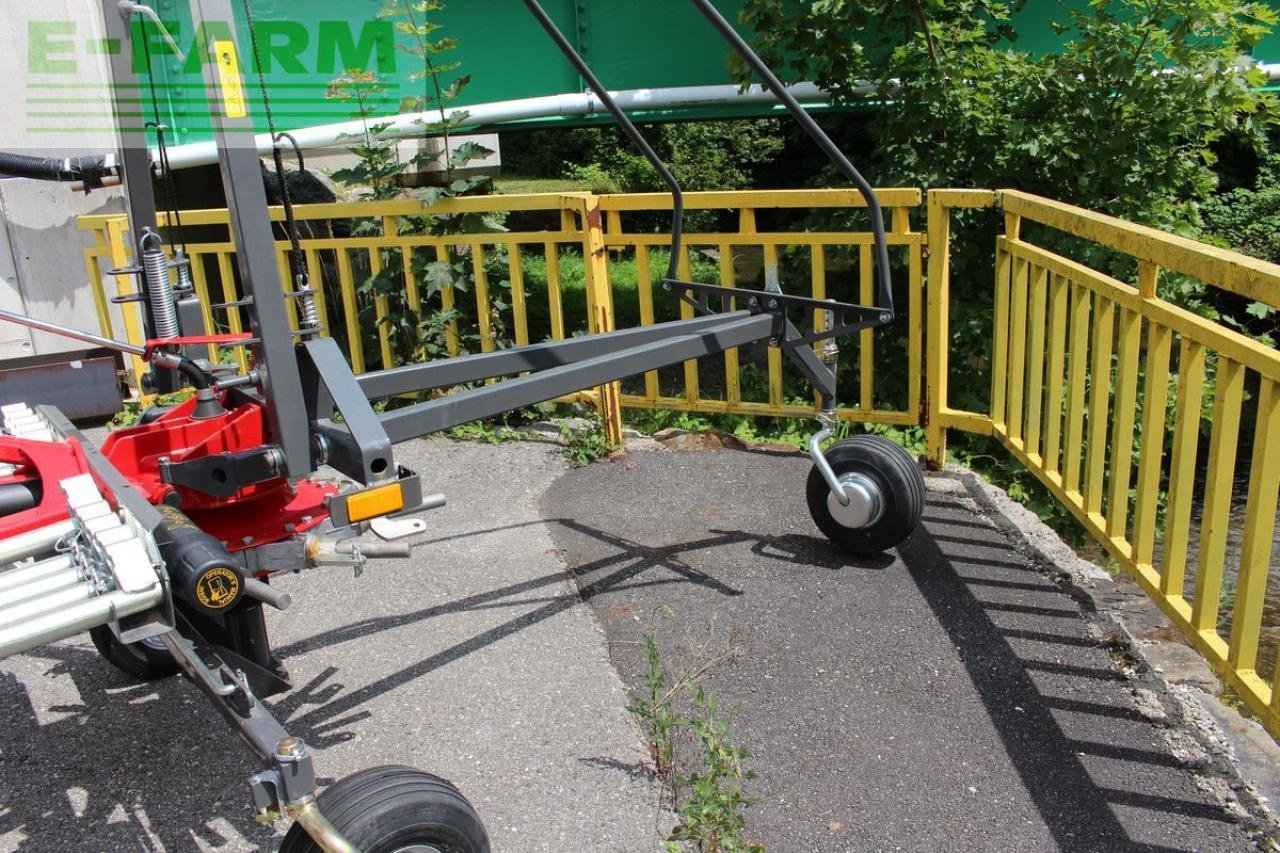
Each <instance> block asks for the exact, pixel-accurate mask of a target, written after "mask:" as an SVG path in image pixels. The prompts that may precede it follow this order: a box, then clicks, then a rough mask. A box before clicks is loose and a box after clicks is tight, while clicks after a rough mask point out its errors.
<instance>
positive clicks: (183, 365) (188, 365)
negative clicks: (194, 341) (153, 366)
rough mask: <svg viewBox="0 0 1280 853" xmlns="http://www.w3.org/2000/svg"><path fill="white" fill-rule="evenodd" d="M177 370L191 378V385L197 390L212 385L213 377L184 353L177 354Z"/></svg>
mask: <svg viewBox="0 0 1280 853" xmlns="http://www.w3.org/2000/svg"><path fill="white" fill-rule="evenodd" d="M177 370H178V372H179V373H181V374H182V375H183V376H185V377H187V378H188V379H190V380H191V387H192V388H195V389H196V390H197V391H204V390H206V389H209V388H212V387H213V377H212V376H210V375H209V374H208V372H206V371H205V370H203V369H202V368H201V367H200V365H198V364H196V363H195V362H194V361H192V360H191V359H189V358H187V357H186V356H185V355H180V356H178V364H177Z"/></svg>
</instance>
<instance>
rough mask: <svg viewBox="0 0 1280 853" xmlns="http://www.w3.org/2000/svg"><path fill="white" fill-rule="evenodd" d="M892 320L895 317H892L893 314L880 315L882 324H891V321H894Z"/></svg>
mask: <svg viewBox="0 0 1280 853" xmlns="http://www.w3.org/2000/svg"><path fill="white" fill-rule="evenodd" d="M892 319H893V315H892V314H887V313H886V314H881V315H880V322H881V323H888V322H889V321H890V320H892Z"/></svg>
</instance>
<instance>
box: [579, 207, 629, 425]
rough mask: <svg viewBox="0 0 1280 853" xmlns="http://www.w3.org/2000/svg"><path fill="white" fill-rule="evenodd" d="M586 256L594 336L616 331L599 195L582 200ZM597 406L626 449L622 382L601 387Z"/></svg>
mask: <svg viewBox="0 0 1280 853" xmlns="http://www.w3.org/2000/svg"><path fill="white" fill-rule="evenodd" d="M581 213H582V230H583V235H582V256H583V259H584V260H585V262H586V263H585V266H586V273H587V307H588V309H589V311H590V321H589V322H590V329H589V330H590V331H591V332H592V333H593V334H599V333H601V332H612V331H613V330H614V319H613V289H612V288H611V287H610V286H609V253H608V249H606V248H605V245H604V215H603V213H602V212H601V210H600V199H599V197H598V196H594V195H591V196H587V197H586V198H584V199H583V201H582V208H581ZM596 395H597V398H596V399H597V403H596V405H597V407H598V409H599V411H600V421H601V423H603V424H604V432H605V436H606V437H607V438H608V439H609V443H610V444H611V445H613V446H614V447H621V446H622V386H621V384H620V383H618V382H610V383H608V384H607V385H601V386H600V387H599V388H598V389H597V391H596Z"/></svg>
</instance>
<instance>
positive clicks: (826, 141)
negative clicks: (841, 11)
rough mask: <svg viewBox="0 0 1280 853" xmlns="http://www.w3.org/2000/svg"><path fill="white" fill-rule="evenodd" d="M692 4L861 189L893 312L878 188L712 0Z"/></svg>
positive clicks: (883, 301)
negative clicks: (868, 181) (877, 193)
mask: <svg viewBox="0 0 1280 853" xmlns="http://www.w3.org/2000/svg"><path fill="white" fill-rule="evenodd" d="M692 2H693V5H695V6H697V7H698V11H700V12H701V13H702V15H703V17H705V18H706V19H707V20H708V21H710V22H711V25H712V26H713V27H715V28H716V30H717V32H719V33H720V35H721V37H723V38H724V40H725V41H727V42H729V44H730V45H732V47H733V49H734V50H735V51H737V53H738V55H739V56H741V57H742V59H743V60H744V61H745V62H746V63H747V65H748V66H750V67H751V70H752V71H754V72H755V73H756V74H757V75H759V77H760V79H761V80H763V81H764V85H765V86H766V87H767V88H768V89H769V91H771V92H773V94H774V97H776V98H777V99H778V100H779V101H781V102H782V105H783V106H784V107H786V108H787V112H789V113H791V116H792V118H794V119H795V120H796V121H797V122H799V124H800V126H801V127H802V128H804V131H805V133H807V134H809V136H810V138H812V139H813V141H814V142H816V143H818V147H819V148H821V149H822V153H824V154H826V155H827V159H829V160H830V161H831V162H832V163H833V164H834V165H835V167H836V168H837V169H839V170H840V171H841V173H843V174H844V176H845V177H846V178H848V179H849V180H850V181H852V182H853V184H854V186H856V187H857V188H858V191H859V192H860V193H862V197H863V199H865V200H866V202H867V209H868V210H869V211H870V212H871V232H872V234H873V235H874V237H875V244H876V266H877V267H878V270H877V271H878V272H879V278H880V288H879V290H880V294H879V297H880V298H879V300H878V304H877V306H876V307H877V308H883V309H884V310H885V311H887V312H888V313H889V315H890V318H892V316H893V280H892V279H891V278H890V276H889V243H888V240H887V239H886V238H885V233H884V214H883V213H882V212H881V210H880V201H879V199H877V198H876V194H875V191H874V190H872V188H871V184H869V183H867V180H866V178H864V177H862V174H861V173H860V172H859V171H858V170H857V169H855V168H854V167H853V164H852V163H850V162H849V158H848V157H846V156H844V152H843V151H841V150H840V148H839V146H837V145H836V144H835V142H833V141H832V140H831V137H830V136H827V134H826V132H824V131H823V129H822V128H820V127H818V123H817V122H816V121H814V120H813V116H811V115H809V114H808V113H807V112H805V109H804V107H802V106H800V103H799V101H797V100H796V99H795V97H793V96H792V94H791V93H790V92H788V91H787V87H786V86H784V85H782V81H781V80H779V79H778V77H777V75H776V74H774V73H773V71H772V70H771V69H770V68H769V66H768V65H766V64H765V62H764V60H763V59H761V58H760V57H759V56H758V55H757V54H756V52H755V51H754V50H752V49H751V46H750V45H749V44H747V42H746V41H745V40H744V39H743V38H742V36H740V35H738V31H737V30H735V29H734V28H733V26H732V25H731V24H730V23H729V22H728V21H726V20H725V19H724V16H723V15H721V14H720V12H719V11H718V10H717V9H716V7H715V6H713V5H711V2H710V0H692Z"/></svg>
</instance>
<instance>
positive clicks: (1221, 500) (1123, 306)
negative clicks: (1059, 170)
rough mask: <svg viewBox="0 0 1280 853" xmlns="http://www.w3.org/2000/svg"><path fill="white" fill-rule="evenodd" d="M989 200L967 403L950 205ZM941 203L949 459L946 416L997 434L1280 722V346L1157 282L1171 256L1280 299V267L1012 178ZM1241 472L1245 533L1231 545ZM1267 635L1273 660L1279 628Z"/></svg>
mask: <svg viewBox="0 0 1280 853" xmlns="http://www.w3.org/2000/svg"><path fill="white" fill-rule="evenodd" d="M990 206H999V207H1000V208H1001V209H1002V210H1003V212H1004V217H1005V233H1004V235H1003V236H1001V237H1000V238H999V240H998V241H997V245H996V247H995V249H996V257H995V261H996V263H995V267H996V282H995V288H996V290H995V310H994V317H993V324H992V333H993V341H994V344H993V355H992V364H991V375H992V385H991V408H990V411H989V412H988V413H982V414H979V413H974V412H959V411H955V410H952V409H950V408H948V407H947V406H946V380H947V346H946V342H947V340H948V334H949V333H948V329H947V302H948V286H949V282H948V276H947V271H946V263H947V258H946V255H947V236H948V233H947V232H948V228H949V224H948V221H949V209H950V208H954V207H990ZM929 211H930V254H931V268H930V308H931V311H932V313H931V315H930V328H929V341H930V349H929V365H928V373H929V389H930V393H931V400H932V401H933V405H932V406H931V411H930V421H929V426H928V433H929V445H930V450H929V453H930V456H931V457H932V460H933V461H935V462H940V461H942V459H943V456H944V454H945V430H946V428H948V427H952V428H959V429H966V430H971V431H975V432H983V433H988V434H991V435H994V436H995V437H996V438H997V439H998V440H999V441H1000V442H1001V443H1002V444H1003V445H1004V446H1005V447H1007V448H1008V449H1009V450H1010V451H1011V452H1012V453H1013V455H1014V456H1016V457H1017V458H1018V459H1019V460H1020V461H1021V462H1022V463H1023V464H1024V465H1025V466H1026V467H1027V468H1028V469H1029V470H1031V471H1032V472H1034V473H1035V474H1036V476H1037V477H1038V478H1039V479H1040V480H1041V481H1042V482H1043V483H1044V484H1045V485H1046V486H1047V487H1048V488H1049V490H1050V491H1051V492H1052V493H1053V495H1054V496H1055V497H1056V498H1057V499H1058V501H1060V502H1061V503H1062V504H1063V505H1064V506H1066V507H1067V508H1068V509H1069V510H1070V511H1071V512H1072V513H1073V514H1074V515H1075V517H1076V518H1077V519H1078V520H1079V521H1080V523H1081V524H1082V525H1083V526H1084V527H1085V529H1086V530H1088V532H1089V533H1090V534H1092V535H1093V537H1094V538H1095V539H1096V540H1097V541H1098V542H1099V543H1101V544H1102V545H1103V546H1104V547H1105V548H1106V549H1107V552H1108V553H1109V554H1110V556H1111V557H1112V558H1113V559H1114V560H1115V561H1116V562H1117V563H1118V564H1119V565H1121V566H1122V567H1124V569H1125V570H1126V571H1127V572H1128V573H1129V574H1130V575H1131V576H1132V577H1133V578H1134V579H1135V580H1136V581H1137V582H1138V583H1139V584H1140V585H1141V586H1142V587H1143V588H1144V589H1145V590H1146V591H1147V593H1148V594H1149V595H1150V596H1151V597H1152V599H1154V600H1155V602H1156V603H1157V604H1159V605H1160V607H1161V608H1162V609H1163V610H1164V612H1165V613H1166V614H1167V615H1168V616H1169V618H1170V619H1171V620H1172V621H1173V622H1174V623H1175V624H1176V625H1177V626H1178V627H1179V628H1180V629H1181V630H1182V632H1183V633H1184V634H1185V635H1186V636H1187V638H1188V639H1189V640H1190V641H1191V643H1192V644H1193V645H1194V646H1195V648H1196V649H1197V650H1198V651H1199V652H1200V653H1201V654H1202V655H1203V656H1204V657H1205V659H1206V660H1208V661H1209V663H1210V664H1212V665H1213V666H1214V668H1215V669H1216V670H1217V671H1218V672H1219V673H1220V674H1221V675H1222V677H1223V678H1224V679H1225V680H1226V681H1227V682H1228V683H1229V684H1230V685H1231V687H1232V688H1233V689H1234V690H1235V692H1236V693H1237V694H1238V695H1239V696H1240V697H1241V698H1242V699H1243V700H1244V701H1245V703H1246V704H1247V705H1248V706H1249V708H1250V709H1251V710H1252V711H1253V712H1254V713H1256V714H1258V715H1259V716H1260V717H1261V718H1262V719H1263V720H1264V721H1265V723H1266V725H1267V727H1268V728H1269V729H1270V730H1271V732H1272V733H1273V734H1280V680H1278V678H1277V675H1275V674H1272V675H1271V676H1270V677H1269V678H1266V677H1263V676H1261V675H1260V674H1259V671H1258V670H1259V651H1260V642H1259V640H1260V636H1261V632H1262V628H1263V603H1264V599H1265V597H1266V593H1267V581H1268V577H1269V574H1270V569H1271V557H1272V546H1273V541H1274V537H1275V522H1276V499H1277V489H1280V441H1277V439H1280V352H1277V351H1276V350H1274V349H1272V348H1269V347H1266V346H1264V345H1262V344H1259V343H1258V342H1256V341H1254V340H1252V339H1250V338H1249V337H1247V336H1245V335H1242V334H1239V333H1237V332H1235V331H1232V330H1230V329H1228V328H1226V327H1224V326H1222V325H1219V324H1217V323H1214V322H1211V321H1209V320H1206V319H1205V318H1203V317H1200V316H1198V315H1196V314H1193V313H1191V312H1189V311H1186V310H1183V309H1181V308H1179V307H1177V306H1175V305H1172V304H1170V303H1168V302H1166V301H1164V300H1162V299H1161V298H1160V297H1159V295H1158V285H1159V281H1160V278H1161V275H1162V271H1167V274H1175V275H1183V276H1189V277H1191V278H1194V279H1196V280H1197V281H1199V282H1202V283H1204V284H1208V285H1211V286H1214V287H1218V288H1221V289H1223V290H1227V291H1230V292H1232V293H1236V294H1239V295H1242V296H1245V297H1248V298H1249V299H1253V300H1257V301H1259V302H1263V303H1266V304H1268V305H1271V306H1273V307H1280V267H1277V266H1275V265H1272V264H1268V263H1264V262H1262V261H1258V260H1254V259H1252V258H1247V257H1245V256H1242V255H1239V254H1236V253H1234V252H1228V251H1224V250H1222V249H1217V248H1214V247H1211V246H1207V245H1205V244H1202V243H1197V242H1195V241H1192V240H1187V239H1184V238H1181V237H1175V236H1172V235H1170V234H1166V233H1163V232H1160V231H1156V230H1154V229H1151V228H1145V227H1142V226H1138V225H1134V224H1132V223H1129V222H1125V221H1123V220H1119V219H1115V218H1112V217H1109V216H1103V215H1101V214H1098V213H1094V212H1092V211H1088V210H1084V209H1081V208H1077V207H1072V206H1070V205H1066V204H1062V203H1060V202H1056V201H1051V200H1049V199H1045V198H1040V197H1037V196H1033V195H1029V194H1026V193H1021V192H1015V191H1004V192H999V193H992V192H970V191H951V190H942V191H936V192H932V193H930V197H929ZM1033 228H1034V229H1037V233H1038V235H1039V237H1040V238H1041V239H1040V240H1039V242H1041V243H1043V242H1048V241H1053V240H1054V239H1055V238H1061V237H1062V236H1063V235H1067V236H1069V237H1071V238H1075V239H1077V240H1079V241H1087V243H1088V244H1091V245H1093V246H1096V247H1104V248H1106V249H1108V250H1111V252H1112V253H1114V254H1118V255H1120V256H1125V257H1127V258H1128V259H1129V260H1130V261H1131V262H1133V263H1134V264H1135V266H1136V276H1135V278H1136V281H1135V283H1133V284H1130V283H1129V282H1126V281H1120V280H1118V279H1116V278H1114V277H1112V276H1110V275H1107V274H1104V273H1103V272H1100V271H1098V270H1095V269H1093V268H1091V267H1089V266H1086V265H1084V264H1082V263H1079V262H1078V261H1076V260H1073V259H1071V258H1069V257H1065V256H1064V255H1062V254H1058V253H1055V252H1053V251H1050V250H1049V249H1046V248H1044V247H1043V246H1042V245H1037V240H1035V239H1033V238H1030V237H1028V236H1027V234H1028V232H1029V231H1030V230H1031V229H1033ZM1210 387H1211V390H1212V415H1211V417H1210V418H1209V419H1208V421H1207V429H1208V438H1207V442H1206V443H1207V446H1208V448H1207V458H1205V457H1204V455H1203V453H1202V449H1201V443H1202V442H1201V433H1202V427H1203V425H1204V423H1205V422H1204V421H1203V419H1202V415H1201V409H1202V397H1203V396H1205V395H1206V394H1207V389H1209V388H1210ZM1246 399H1247V400H1248V404H1247V405H1246ZM1242 439H1243V440H1244V441H1246V442H1249V443H1250V444H1251V447H1252V450H1251V459H1250V461H1249V464H1248V465H1247V467H1245V466H1241V465H1238V464H1237V462H1238V461H1243V460H1237V450H1238V445H1239V443H1240V442H1241V440H1242ZM1166 459H1167V460H1168V464H1167V465H1166V464H1165V460H1166ZM1246 483H1247V485H1246ZM1241 487H1243V490H1244V491H1245V492H1246V495H1245V499H1244V501H1243V503H1242V504H1241V503H1240V502H1236V503H1235V505H1234V510H1235V512H1236V514H1237V515H1238V514H1239V513H1240V512H1243V521H1242V527H1243V541H1242V542H1241V545H1240V548H1239V556H1238V559H1236V560H1229V559H1228V548H1227V544H1228V543H1227V537H1228V528H1229V527H1230V526H1231V523H1232V519H1231V517H1230V516H1231V515H1232V513H1233V500H1232V498H1233V492H1234V493H1237V494H1238V490H1239V489H1240V488H1241ZM1197 503H1198V508H1199V510H1200V512H1199V515H1200V521H1199V522H1198V523H1193V508H1196V507H1195V506H1194V505H1196V504H1197ZM1237 523H1240V522H1239V521H1237ZM1193 546H1194V547H1193ZM1229 576H1233V580H1232V582H1230V583H1227V582H1226V581H1227V580H1228V578H1229ZM1228 626H1229V627H1228ZM1266 651H1267V652H1268V653H1269V655H1270V656H1271V658H1272V659H1271V661H1270V662H1271V663H1272V666H1271V669H1272V670H1273V672H1274V671H1275V670H1276V668H1275V667H1274V655H1275V652H1276V649H1275V647H1274V643H1272V644H1269V648H1268V649H1267V650H1266Z"/></svg>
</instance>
